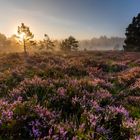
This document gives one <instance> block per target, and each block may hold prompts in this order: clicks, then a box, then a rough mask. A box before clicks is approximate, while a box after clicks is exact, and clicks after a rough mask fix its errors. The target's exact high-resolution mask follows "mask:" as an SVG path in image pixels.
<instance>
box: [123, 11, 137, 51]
mask: <svg viewBox="0 0 140 140" xmlns="http://www.w3.org/2000/svg"><path fill="white" fill-rule="evenodd" d="M125 35H126V39H125V45H124V50H126V51H140V13H139V14H138V16H137V17H134V18H133V20H132V23H131V24H129V26H128V28H127V29H126V34H125Z"/></svg>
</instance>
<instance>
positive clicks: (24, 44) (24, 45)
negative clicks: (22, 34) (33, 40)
mask: <svg viewBox="0 0 140 140" xmlns="http://www.w3.org/2000/svg"><path fill="white" fill-rule="evenodd" d="M23 47H24V53H25V54H27V51H26V43H25V39H23Z"/></svg>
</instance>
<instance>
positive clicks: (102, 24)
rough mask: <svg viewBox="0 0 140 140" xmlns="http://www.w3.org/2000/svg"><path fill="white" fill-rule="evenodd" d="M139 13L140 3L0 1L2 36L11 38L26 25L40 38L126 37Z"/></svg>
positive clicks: (123, 0) (132, 0) (118, 0)
mask: <svg viewBox="0 0 140 140" xmlns="http://www.w3.org/2000/svg"><path fill="white" fill-rule="evenodd" d="M139 12H140V0H0V33H4V34H6V35H7V36H11V35H12V34H15V33H16V31H17V26H19V25H20V24H21V23H22V22H24V23H25V25H27V26H29V27H30V29H31V31H32V32H33V33H34V34H35V37H36V38H37V39H41V38H43V35H44V34H48V35H49V36H50V37H51V38H53V39H63V38H66V37H68V36H70V35H72V36H74V37H76V38H77V39H90V38H93V37H99V36H101V35H106V36H108V37H110V36H119V37H124V34H125V28H126V27H127V26H128V24H129V23H130V22H131V21H132V18H133V17H134V16H136V15H137V14H138V13H139Z"/></svg>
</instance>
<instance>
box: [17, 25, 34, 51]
mask: <svg viewBox="0 0 140 140" xmlns="http://www.w3.org/2000/svg"><path fill="white" fill-rule="evenodd" d="M17 32H18V38H19V40H20V41H21V43H22V44H23V47H24V53H25V54H26V53H27V44H28V43H30V42H31V43H32V39H33V38H34V35H33V33H32V32H31V31H30V28H29V27H28V26H25V24H24V23H21V26H18V31H17Z"/></svg>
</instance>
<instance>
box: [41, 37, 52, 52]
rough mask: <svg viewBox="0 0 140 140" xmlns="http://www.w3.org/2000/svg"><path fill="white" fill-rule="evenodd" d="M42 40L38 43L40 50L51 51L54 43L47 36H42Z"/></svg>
mask: <svg viewBox="0 0 140 140" xmlns="http://www.w3.org/2000/svg"><path fill="white" fill-rule="evenodd" d="M44 37H45V38H44V40H43V41H40V48H39V49H40V50H44V49H45V50H46V51H53V50H54V47H55V44H54V42H53V41H52V40H51V39H50V38H49V36H48V35H47V34H44Z"/></svg>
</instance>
